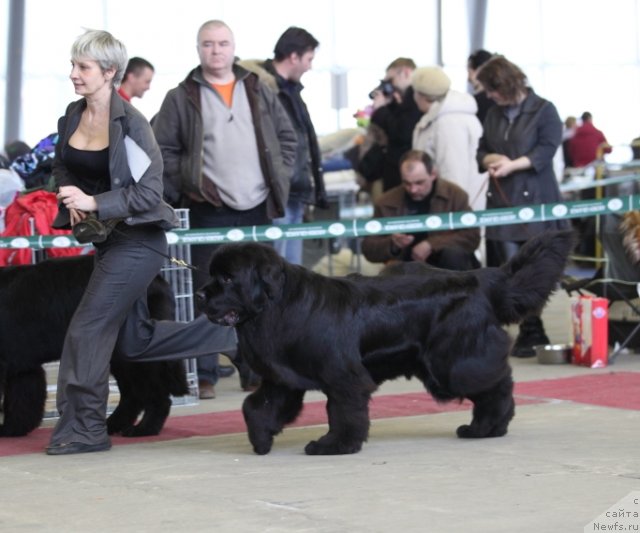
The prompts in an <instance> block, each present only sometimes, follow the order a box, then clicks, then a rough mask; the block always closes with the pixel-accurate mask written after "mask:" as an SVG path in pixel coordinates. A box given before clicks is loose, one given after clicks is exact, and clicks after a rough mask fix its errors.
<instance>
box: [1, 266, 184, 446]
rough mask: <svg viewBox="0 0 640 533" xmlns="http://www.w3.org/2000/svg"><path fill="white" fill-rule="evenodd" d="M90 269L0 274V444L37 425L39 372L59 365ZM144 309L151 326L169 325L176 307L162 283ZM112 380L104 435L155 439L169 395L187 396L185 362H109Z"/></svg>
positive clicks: (20, 269) (41, 403)
mask: <svg viewBox="0 0 640 533" xmlns="http://www.w3.org/2000/svg"><path fill="white" fill-rule="evenodd" d="M93 263H94V260H93V257H92V256H78V257H70V258H64V259H48V260H46V261H42V262H40V263H36V264H34V265H24V266H10V267H5V268H0V400H2V410H3V414H4V416H3V418H4V420H3V423H2V424H0V437H20V436H24V435H27V434H28V433H30V432H31V431H33V430H34V429H35V428H37V427H38V426H39V425H40V423H41V422H42V417H43V414H44V408H45V401H46V398H47V384H46V378H45V372H44V369H43V368H42V365H43V363H48V362H51V361H57V360H58V359H60V353H61V352H62V344H63V341H64V336H65V333H66V330H67V326H68V325H69V321H70V320H71V316H72V315H73V313H74V311H75V309H76V307H77V306H78V303H79V302H80V298H81V297H82V294H83V293H84V290H85V287H86V286H87V283H88V281H89V277H90V276H91V272H92V271H93ZM147 302H148V305H149V312H150V313H151V316H153V317H154V318H157V319H165V320H172V319H173V318H174V312H175V299H174V296H173V293H172V291H171V287H170V286H169V284H168V283H167V282H166V281H165V280H164V279H162V278H161V277H160V276H157V277H156V279H155V280H153V282H152V283H151V285H150V286H149V289H148V290H147ZM92 340H93V339H87V342H92ZM111 373H112V374H113V376H114V377H115V379H116V382H117V383H118V388H119V389H120V401H119V403H118V406H117V407H116V409H115V410H114V412H113V413H111V415H110V416H109V418H108V420H107V429H108V431H109V434H114V433H120V434H122V435H123V436H127V437H141V436H147V435H157V434H158V433H159V432H160V430H162V427H163V426H164V423H165V420H166V419H167V417H168V416H169V412H170V410H171V395H173V396H182V395H185V394H187V393H188V392H189V387H188V384H187V376H186V370H185V367H184V363H183V362H182V361H159V362H147V363H132V362H129V361H125V360H122V359H117V358H115V357H114V358H113V359H112V360H111ZM141 414H142V417H141V418H140V420H138V419H139V417H140V415H141Z"/></svg>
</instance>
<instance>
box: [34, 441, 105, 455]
mask: <svg viewBox="0 0 640 533" xmlns="http://www.w3.org/2000/svg"><path fill="white" fill-rule="evenodd" d="M110 449H111V440H109V439H107V440H106V441H104V442H99V443H98V444H86V443H84V442H68V443H66V444H52V445H51V446H47V448H46V452H47V455H71V454H74V453H92V452H104V451H107V450H110Z"/></svg>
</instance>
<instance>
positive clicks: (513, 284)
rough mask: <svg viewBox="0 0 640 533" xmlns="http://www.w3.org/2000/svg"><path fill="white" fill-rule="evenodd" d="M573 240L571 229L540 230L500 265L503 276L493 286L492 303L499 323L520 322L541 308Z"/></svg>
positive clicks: (556, 279)
mask: <svg viewBox="0 0 640 533" xmlns="http://www.w3.org/2000/svg"><path fill="white" fill-rule="evenodd" d="M574 242H575V237H574V234H573V232H572V231H548V232H545V233H541V234H539V235H537V236H535V237H533V238H532V239H530V240H529V241H527V242H526V243H525V244H524V246H522V248H520V250H519V251H518V253H517V254H516V255H515V256H513V257H512V258H511V259H510V260H509V261H508V262H507V263H505V264H504V265H502V266H501V267H500V270H501V271H502V273H503V275H504V277H502V276H501V278H502V279H501V280H500V281H499V282H498V283H497V284H496V285H495V286H494V291H495V292H494V294H495V296H496V297H494V299H493V305H494V309H495V312H496V314H497V316H498V317H499V319H500V321H501V322H502V323H503V324H513V323H516V322H520V321H521V320H522V319H523V318H524V317H526V316H527V315H530V314H532V313H538V312H540V311H541V310H542V308H543V306H544V305H545V303H546V302H547V300H548V298H549V296H550V295H551V293H552V292H553V290H554V289H555V288H556V285H557V283H558V280H559V279H560V277H561V276H562V273H563V271H564V268H565V266H566V264H567V259H568V257H569V254H570V253H571V251H572V250H573V246H574Z"/></svg>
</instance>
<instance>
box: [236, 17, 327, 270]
mask: <svg viewBox="0 0 640 533" xmlns="http://www.w3.org/2000/svg"><path fill="white" fill-rule="evenodd" d="M318 45H319V43H318V40H317V39H316V38H315V37H314V36H313V35H311V34H310V33H309V32H308V31H307V30H305V29H303V28H297V27H294V26H292V27H290V28H288V29H287V30H286V31H285V32H284V33H283V34H282V35H281V36H280V38H279V39H278V42H277V43H276V46H275V48H274V50H273V52H274V57H273V59H268V60H267V61H253V60H247V61H240V62H239V63H238V64H239V65H241V66H243V67H245V68H247V69H248V70H251V71H253V72H255V73H256V74H258V76H260V79H261V80H262V81H264V82H265V84H266V85H268V86H269V87H271V88H272V89H273V90H274V91H275V92H276V93H277V94H278V97H279V98H280V102H282V105H283V107H284V108H285V109H286V110H287V113H288V115H289V118H290V119H291V124H292V125H293V128H294V129H295V131H296V135H297V140H298V145H297V151H296V160H295V168H294V172H293V177H292V179H291V189H290V190H289V198H288V201H287V206H286V210H285V211H286V213H285V216H284V217H282V218H279V219H276V220H275V222H276V223H278V224H299V223H301V222H302V219H303V215H304V209H305V206H306V205H311V204H313V205H315V206H317V207H321V208H326V207H328V205H327V195H326V192H325V187H324V178H323V176H322V168H321V159H320V148H319V146H318V138H317V137H316V132H315V130H314V128H313V124H312V122H311V117H310V116H309V111H308V110H307V106H306V104H305V103H304V100H303V99H302V95H301V92H302V89H304V86H303V85H302V83H300V79H301V78H302V75H303V74H304V73H305V72H307V71H309V70H310V69H311V63H312V62H313V58H314V56H315V50H316V48H317V47H318ZM275 246H276V249H277V250H278V253H279V254H280V255H281V256H282V257H284V258H285V259H287V261H289V262H290V263H293V264H297V265H301V264H302V240H281V241H276V243H275Z"/></svg>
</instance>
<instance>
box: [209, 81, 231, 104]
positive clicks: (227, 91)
mask: <svg viewBox="0 0 640 533" xmlns="http://www.w3.org/2000/svg"><path fill="white" fill-rule="evenodd" d="M235 84H236V80H233V81H232V82H231V83H225V84H224V85H218V84H216V83H212V84H211V87H213V88H214V89H215V90H216V91H218V94H219V95H220V96H221V97H222V99H223V100H224V103H225V104H227V107H231V101H232V100H233V87H234V86H235Z"/></svg>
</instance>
